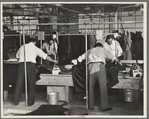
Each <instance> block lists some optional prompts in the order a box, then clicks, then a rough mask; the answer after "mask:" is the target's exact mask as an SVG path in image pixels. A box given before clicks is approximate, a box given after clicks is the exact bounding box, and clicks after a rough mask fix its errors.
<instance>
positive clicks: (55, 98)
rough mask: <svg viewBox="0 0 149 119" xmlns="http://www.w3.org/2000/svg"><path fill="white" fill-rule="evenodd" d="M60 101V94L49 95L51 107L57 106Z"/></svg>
mask: <svg viewBox="0 0 149 119" xmlns="http://www.w3.org/2000/svg"><path fill="white" fill-rule="evenodd" d="M58 100H59V93H58V92H51V93H48V103H49V104H50V105H56V104H57V103H58Z"/></svg>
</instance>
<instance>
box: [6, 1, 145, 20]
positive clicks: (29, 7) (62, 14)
mask: <svg viewBox="0 0 149 119" xmlns="http://www.w3.org/2000/svg"><path fill="white" fill-rule="evenodd" d="M141 6H142V5H141V4H99V3H98V4H71V3H70V4H57V3H55V4H51V3H47V4H45V3H44V4H3V16H4V17H5V16H31V17H34V18H35V19H36V18H39V17H47V18H49V17H51V16H56V17H57V18H58V19H69V18H77V17H78V14H85V15H87V16H90V17H93V16H94V14H95V13H99V12H100V14H99V15H98V17H100V15H101V13H104V15H106V14H109V13H111V12H114V13H115V12H116V11H137V10H139V9H140V7H141Z"/></svg>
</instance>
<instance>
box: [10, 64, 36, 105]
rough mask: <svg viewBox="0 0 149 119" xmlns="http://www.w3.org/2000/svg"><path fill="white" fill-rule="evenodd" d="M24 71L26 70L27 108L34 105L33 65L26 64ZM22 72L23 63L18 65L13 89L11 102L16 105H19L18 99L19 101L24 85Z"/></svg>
mask: <svg viewBox="0 0 149 119" xmlns="http://www.w3.org/2000/svg"><path fill="white" fill-rule="evenodd" d="M26 69H27V91H28V106H31V105H33V104H34V98H35V81H36V68H35V64H34V63H31V62H27V63H26ZM24 70H25V69H24V63H19V65H18V72H17V81H16V87H15V92H14V97H13V99H12V101H13V102H14V104H16V105H17V104H18V103H19V99H20V96H21V93H22V91H23V87H24V83H25V72H24Z"/></svg>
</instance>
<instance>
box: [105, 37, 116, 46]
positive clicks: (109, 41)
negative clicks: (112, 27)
mask: <svg viewBox="0 0 149 119" xmlns="http://www.w3.org/2000/svg"><path fill="white" fill-rule="evenodd" d="M112 40H114V36H113V35H107V38H106V42H107V43H108V44H109V45H111V44H112Z"/></svg>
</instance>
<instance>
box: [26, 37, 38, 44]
mask: <svg viewBox="0 0 149 119" xmlns="http://www.w3.org/2000/svg"><path fill="white" fill-rule="evenodd" d="M28 42H33V43H34V44H36V42H37V39H36V38H29V39H28Z"/></svg>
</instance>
